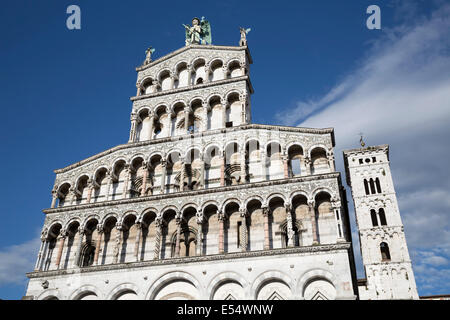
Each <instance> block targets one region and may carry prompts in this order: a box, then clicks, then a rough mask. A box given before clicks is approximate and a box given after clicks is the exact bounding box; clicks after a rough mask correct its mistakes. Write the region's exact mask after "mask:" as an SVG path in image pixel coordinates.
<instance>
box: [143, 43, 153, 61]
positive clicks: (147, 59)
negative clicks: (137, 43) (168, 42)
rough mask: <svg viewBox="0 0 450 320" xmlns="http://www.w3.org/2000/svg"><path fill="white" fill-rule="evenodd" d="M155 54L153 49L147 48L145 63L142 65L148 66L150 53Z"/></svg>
mask: <svg viewBox="0 0 450 320" xmlns="http://www.w3.org/2000/svg"><path fill="white" fill-rule="evenodd" d="M153 52H155V48H152V47H148V49H147V50H145V61H144V65H146V64H149V63H150V62H152V53H153Z"/></svg>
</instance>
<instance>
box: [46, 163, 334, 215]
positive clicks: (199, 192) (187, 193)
mask: <svg viewBox="0 0 450 320" xmlns="http://www.w3.org/2000/svg"><path fill="white" fill-rule="evenodd" d="M335 178H338V179H340V173H339V172H333V173H325V174H317V175H310V176H304V177H297V178H289V179H278V180H271V181H263V182H253V183H246V184H241V185H234V186H225V187H222V186H221V187H215V188H208V189H201V190H195V191H183V192H173V193H166V194H158V195H154V196H146V197H138V198H131V199H120V200H110V201H102V202H96V203H85V204H79V205H72V206H66V207H61V208H53V209H44V210H42V211H43V212H44V213H45V214H52V213H60V212H67V211H76V210H80V209H87V208H99V207H108V206H115V205H121V204H129V203H136V202H145V201H158V200H163V199H168V198H175V197H185V196H190V197H195V196H198V195H202V194H208V193H213V192H227V191H233V190H248V189H252V188H260V187H265V186H274V185H283V184H288V183H298V182H305V181H314V180H321V179H335Z"/></svg>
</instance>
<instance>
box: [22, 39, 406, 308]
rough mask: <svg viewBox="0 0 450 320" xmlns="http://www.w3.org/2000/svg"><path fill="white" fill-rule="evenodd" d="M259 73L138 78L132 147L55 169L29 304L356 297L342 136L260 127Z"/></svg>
mask: <svg viewBox="0 0 450 320" xmlns="http://www.w3.org/2000/svg"><path fill="white" fill-rule="evenodd" d="M251 63H252V59H251V55H250V52H249V50H248V48H247V46H245V45H241V46H236V47H234V46H213V45H195V44H194V45H187V46H185V47H183V48H181V49H179V50H177V51H174V52H172V53H170V54H168V55H166V56H164V57H161V58H159V59H157V60H155V61H151V62H149V63H146V64H144V65H142V66H140V67H138V68H137V69H136V71H137V73H138V79H137V94H136V96H135V97H132V98H131V101H132V112H131V118H130V119H131V129H130V135H129V138H128V143H126V144H122V145H118V146H116V147H114V148H111V149H109V150H106V151H104V152H102V153H100V154H97V155H94V156H92V157H90V158H87V159H84V160H82V161H79V162H76V163H74V164H72V165H70V166H67V167H65V168H62V169H58V170H55V173H56V179H55V184H54V187H53V190H52V196H53V198H52V203H51V206H50V208H49V209H45V210H44V213H45V215H46V219H45V222H44V226H43V230H42V237H41V239H42V243H41V247H40V250H39V254H38V258H37V261H36V266H35V270H34V271H33V272H30V273H28V274H27V276H28V277H29V279H30V281H29V285H28V289H27V293H26V298H27V299H265V300H266V299H357V298H358V286H357V283H356V274H355V265H354V260H353V253H352V246H351V233H350V226H349V218H348V214H349V213H348V209H347V200H346V196H345V190H344V188H343V186H342V181H341V175H340V173H339V172H336V169H335V161H334V145H335V141H334V130H333V129H332V128H326V129H311V128H297V127H282V126H272V125H258V124H251V108H250V96H251V94H252V93H253V88H252V85H251V82H250V76H249V65H250V64H251ZM392 197H393V198H392ZM391 198H392V199H394V200H395V194H394V195H391ZM386 200H387V201H388V198H386ZM388 202H389V201H388ZM394 202H395V205H396V201H391V202H389V205H394ZM386 210H387V209H386ZM398 218H399V216H398ZM389 219H390V218H389ZM399 224H401V222H399V223H397V224H396V226H399ZM393 227H394V226H393ZM393 233H395V230H394V231H393ZM396 234H397V237H400V238H401V236H402V235H403V234H402V233H399V232H397V233H396ZM368 237H375V238H376V237H377V235H368ZM400 238H398V239H399V240H398V241H404V238H402V239H400ZM395 254H396V253H394V252H393V256H395ZM406 254H407V251H406ZM374 268H375V267H374ZM371 270H372V269H371ZM373 270H375V269H373ZM373 272H375V273H376V272H377V271H373ZM408 272H410V271H409V269H408ZM368 279H369V280H370V281H371V282H372V280H371V276H370V275H368ZM412 279H414V278H413V277H412ZM368 290H369V291H367V292H370V293H369V294H367V292H362V291H361V290H360V291H359V294H360V298H363V297H364V298H367V297H369V298H370V296H371V295H372V294H373V290H372V287H370V289H368ZM370 290H372V291H370ZM394 298H395V297H394Z"/></svg>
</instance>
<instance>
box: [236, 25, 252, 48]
mask: <svg viewBox="0 0 450 320" xmlns="http://www.w3.org/2000/svg"><path fill="white" fill-rule="evenodd" d="M251 30H252V29H251V28H248V29H244V28H241V27H239V31H240V32H241V40H239V45H240V46H246V45H247V34H248V33H249V32H250V31H251Z"/></svg>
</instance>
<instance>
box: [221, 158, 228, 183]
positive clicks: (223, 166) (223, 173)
mask: <svg viewBox="0 0 450 320" xmlns="http://www.w3.org/2000/svg"><path fill="white" fill-rule="evenodd" d="M226 161H227V156H226V154H225V151H224V152H223V153H222V159H221V162H220V186H222V187H223V186H225V167H226Z"/></svg>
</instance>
